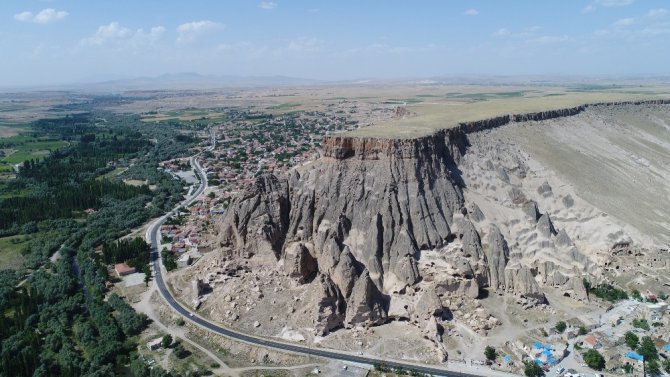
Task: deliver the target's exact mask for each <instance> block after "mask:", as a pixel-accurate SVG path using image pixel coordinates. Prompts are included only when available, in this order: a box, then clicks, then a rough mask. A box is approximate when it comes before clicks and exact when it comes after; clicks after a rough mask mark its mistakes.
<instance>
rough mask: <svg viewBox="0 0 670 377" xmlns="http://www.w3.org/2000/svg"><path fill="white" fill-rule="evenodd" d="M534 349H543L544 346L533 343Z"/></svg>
mask: <svg viewBox="0 0 670 377" xmlns="http://www.w3.org/2000/svg"><path fill="white" fill-rule="evenodd" d="M533 347H535V348H537V349H541V348H542V344H540V343H533Z"/></svg>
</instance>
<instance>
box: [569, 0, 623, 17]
mask: <svg viewBox="0 0 670 377" xmlns="http://www.w3.org/2000/svg"><path fill="white" fill-rule="evenodd" d="M632 3H633V0H594V1H593V2H592V3H591V4H589V5H587V6H585V7H584V8H582V11H581V13H582V14H586V13H591V12H594V11H595V10H596V9H598V6H602V7H606V8H610V7H622V6H625V5H630V4H632Z"/></svg>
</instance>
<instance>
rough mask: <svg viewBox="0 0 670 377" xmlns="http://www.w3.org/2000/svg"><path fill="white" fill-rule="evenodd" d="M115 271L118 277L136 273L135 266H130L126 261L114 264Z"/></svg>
mask: <svg viewBox="0 0 670 377" xmlns="http://www.w3.org/2000/svg"><path fill="white" fill-rule="evenodd" d="M114 271H116V275H117V276H118V277H122V276H126V275H130V274H134V273H135V267H130V266H128V265H127V264H126V263H117V264H115V265H114Z"/></svg>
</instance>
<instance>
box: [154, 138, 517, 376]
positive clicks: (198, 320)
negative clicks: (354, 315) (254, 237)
mask: <svg viewBox="0 0 670 377" xmlns="http://www.w3.org/2000/svg"><path fill="white" fill-rule="evenodd" d="M210 135H211V140H212V144H211V145H210V147H208V148H207V150H210V151H211V150H213V149H214V143H215V138H214V136H213V134H211V133H210ZM197 157H198V154H196V155H194V156H192V157H191V159H190V163H191V166H192V167H193V170H194V171H195V172H196V174H197V175H198V177H199V178H200V186H199V187H198V189H197V190H195V191H194V192H193V193H192V195H191V196H189V197H187V198H186V199H185V200H184V201H183V202H182V203H181V204H179V205H177V206H176V207H175V208H174V209H173V210H172V211H170V212H169V213H167V214H166V215H164V216H162V217H160V218H158V219H156V220H154V221H153V222H152V223H151V224H150V225H149V228H148V229H147V232H146V240H147V242H149V243H150V244H151V264H152V269H153V274H154V280H155V284H156V285H157V288H158V291H159V292H160V294H161V296H163V298H164V299H165V301H166V302H167V303H168V304H169V305H170V306H171V307H172V309H174V311H176V312H177V313H179V314H180V315H182V316H183V317H184V318H185V319H187V320H189V321H191V322H193V323H195V324H196V325H198V326H200V327H202V328H204V329H206V330H209V331H211V332H213V333H215V334H218V335H222V336H225V337H228V338H231V339H235V340H238V341H242V342H245V343H249V344H252V345H255V346H261V347H269V348H274V349H278V350H282V351H289V352H294V353H299V354H303V355H308V356H318V357H324V358H328V359H335V360H340V361H348V362H352V363H360V364H368V365H374V364H383V365H385V366H387V367H390V368H397V369H400V368H402V369H404V370H414V371H417V372H421V373H426V374H431V375H434V376H446V377H476V376H490V375H494V374H496V375H508V376H511V374H507V373H500V372H497V371H493V370H490V369H488V370H485V371H482V373H483V374H481V375H478V374H469V373H463V372H456V371H451V370H447V369H445V368H439V367H435V366H427V365H421V364H414V363H409V362H400V361H395V360H389V359H383V358H374V357H369V356H363V355H360V354H358V355H356V354H352V353H347V352H344V351H338V350H332V349H319V348H313V347H309V346H303V345H297V344H292V343H287V342H282V341H278V340H270V339H266V338H262V337H258V336H254V335H249V334H244V333H241V332H238V331H235V330H231V329H230V328H225V327H221V326H220V325H217V324H215V323H213V322H210V321H208V320H206V319H204V318H202V317H200V316H198V315H197V314H196V313H194V312H192V311H190V310H189V309H187V308H185V307H184V306H182V305H181V304H180V303H179V302H178V301H177V300H176V299H175V298H174V296H173V295H172V293H171V292H170V290H169V289H168V287H167V285H166V284H165V280H164V279H163V276H164V275H163V274H164V270H163V266H162V263H161V257H160V251H159V250H158V247H159V241H158V240H159V237H160V227H161V225H163V223H165V221H166V220H167V219H168V217H169V216H171V215H173V214H175V213H177V211H178V210H179V208H181V207H185V206H188V205H190V204H191V203H193V202H194V201H195V200H196V199H197V197H198V196H199V195H200V194H202V192H203V191H205V189H206V188H207V176H206V174H205V172H204V171H203V169H202V166H200V163H199V162H198V160H197Z"/></svg>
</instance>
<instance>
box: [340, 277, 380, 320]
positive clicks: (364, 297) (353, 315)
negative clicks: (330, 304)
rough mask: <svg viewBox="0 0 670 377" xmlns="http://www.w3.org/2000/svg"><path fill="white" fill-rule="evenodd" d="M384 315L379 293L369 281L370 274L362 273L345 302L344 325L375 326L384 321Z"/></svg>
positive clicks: (370, 280)
mask: <svg viewBox="0 0 670 377" xmlns="http://www.w3.org/2000/svg"><path fill="white" fill-rule="evenodd" d="M386 314H387V313H386V310H385V309H384V298H383V296H382V294H381V292H379V290H378V289H377V287H376V286H375V284H374V283H373V282H372V279H370V273H369V272H368V271H364V272H363V273H362V274H361V276H360V277H359V278H358V280H356V284H354V287H353V290H352V291H351V297H349V301H348V302H347V313H346V317H345V319H344V323H345V325H347V326H356V325H364V326H370V325H377V324H380V323H383V322H384V321H386Z"/></svg>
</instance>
